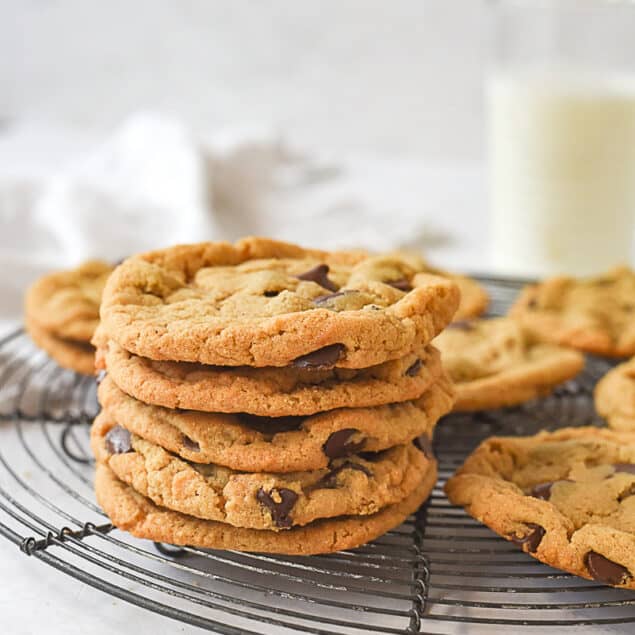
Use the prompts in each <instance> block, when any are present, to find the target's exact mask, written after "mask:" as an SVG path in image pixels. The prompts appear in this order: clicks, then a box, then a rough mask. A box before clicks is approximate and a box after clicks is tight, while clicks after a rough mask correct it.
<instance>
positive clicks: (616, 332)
mask: <svg viewBox="0 0 635 635" xmlns="http://www.w3.org/2000/svg"><path fill="white" fill-rule="evenodd" d="M633 298H635V272H633V271H632V270H631V269H629V268H627V267H619V268H616V269H613V270H611V271H609V272H607V273H606V274H604V275H601V276H597V277H594V278H584V279H576V278H571V277H566V276H559V277H555V278H550V279H548V280H545V281H544V282H541V283H540V284H535V285H529V286H528V287H525V289H523V291H522V292H521V294H520V296H519V297H518V299H517V300H516V302H515V304H514V305H513V306H512V308H511V309H510V315H511V316H513V317H515V318H517V319H518V320H520V321H521V323H522V324H523V326H524V327H525V328H527V329H528V330H529V332H530V333H531V335H532V336H533V337H535V338H536V339H538V340H540V341H543V342H552V343H555V344H563V345H566V346H571V347H573V348H577V349H579V350H582V351H587V352H589V353H595V354H597V355H606V356H609V357H627V356H631V355H635V320H634V319H633V317H634V316H635V301H634V300H633Z"/></svg>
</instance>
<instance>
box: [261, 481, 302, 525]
mask: <svg viewBox="0 0 635 635" xmlns="http://www.w3.org/2000/svg"><path fill="white" fill-rule="evenodd" d="M256 499H257V500H258V502H259V503H260V504H261V505H263V506H264V507H266V508H267V509H268V510H269V511H270V512H271V518H272V520H273V522H274V523H275V524H276V526H277V527H291V516H290V515H289V513H290V512H291V510H292V509H293V506H294V505H295V503H296V501H297V500H298V495H297V494H296V493H295V492H294V491H293V490H292V489H287V488H286V487H280V488H274V489H272V490H270V491H269V492H265V490H264V489H262V487H261V488H260V489H259V490H258V492H257V493H256Z"/></svg>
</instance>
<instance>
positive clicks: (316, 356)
mask: <svg viewBox="0 0 635 635" xmlns="http://www.w3.org/2000/svg"><path fill="white" fill-rule="evenodd" d="M345 350H346V347H345V346H344V344H331V345H330V346H325V347H324V348H320V349H318V350H317V351H313V352H312V353H308V354H307V355H302V357H298V358H297V359H296V360H294V361H293V365H294V366H295V367H296V368H304V369H306V370H330V369H331V368H334V367H335V364H337V362H338V361H339V360H340V358H341V357H342V355H343V354H344V351H345Z"/></svg>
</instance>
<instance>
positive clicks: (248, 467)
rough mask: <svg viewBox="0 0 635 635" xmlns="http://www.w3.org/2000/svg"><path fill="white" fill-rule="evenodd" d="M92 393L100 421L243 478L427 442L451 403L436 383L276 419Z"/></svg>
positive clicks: (442, 384)
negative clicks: (401, 395) (412, 396)
mask: <svg viewBox="0 0 635 635" xmlns="http://www.w3.org/2000/svg"><path fill="white" fill-rule="evenodd" d="M98 394H99V402H100V403H101V404H102V406H103V408H104V410H105V411H107V412H108V415H109V416H110V417H112V419H113V420H114V421H115V422H116V423H117V424H119V425H121V426H123V427H124V428H126V429H127V430H129V431H130V432H132V433H134V434H136V435H137V436H139V437H142V438H143V439H146V440H148V441H150V442H151V443H154V444H156V445H159V446H161V447H163V448H165V449H166V450H169V451H170V452H172V453H174V454H178V455H179V456H180V457H182V458H183V459H186V460H187V461H191V462H194V463H216V464H218V465H225V466H227V467H230V468H232V469H234V470H242V471H246V472H301V471H308V470H318V469H323V468H326V467H328V465H329V462H330V461H332V460H333V459H338V458H343V457H346V456H349V455H351V454H354V453H356V452H379V451H381V450H385V449H387V448H390V447H393V446H395V445H401V444H404V443H408V442H410V441H412V440H414V439H415V438H417V437H420V436H421V435H425V436H427V437H428V438H431V437H432V434H433V430H434V426H435V425H436V423H437V421H438V419H439V418H440V417H442V416H443V415H445V414H446V413H447V412H449V411H450V409H451V408H452V403H453V399H454V391H453V389H452V385H451V383H450V381H449V380H448V379H447V378H446V377H441V378H439V380H438V381H437V382H435V383H434V384H433V385H432V386H431V387H430V389H429V390H428V391H426V392H425V393H424V394H423V395H422V396H421V397H420V398H419V399H417V400H416V401H412V402H410V401H406V402H403V403H396V404H389V405H386V406H376V407H374V408H340V409H337V410H329V411H328V412H323V413H320V414H317V415H311V416H308V417H297V416H296V417H283V418H281V419H277V418H268V417H255V416H252V415H244V414H218V413H203V412H196V411H192V410H188V411H184V410H171V409H168V408H161V407H158V406H149V405H146V404H144V403H142V402H140V401H137V400H136V399H134V398H133V397H129V396H128V395H127V394H125V393H124V392H123V391H121V390H120V389H119V388H117V386H116V384H115V383H114V382H113V381H112V379H111V378H110V377H108V376H107V377H106V378H105V379H104V380H103V381H102V382H101V384H100V386H99V391H98Z"/></svg>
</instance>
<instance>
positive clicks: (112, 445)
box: [105, 426, 132, 454]
mask: <svg viewBox="0 0 635 635" xmlns="http://www.w3.org/2000/svg"><path fill="white" fill-rule="evenodd" d="M105 442H106V449H107V450H108V452H109V453H110V454H125V453H126V452H131V451H132V443H131V440H130V432H128V430H126V429H125V428H122V427H121V426H115V427H114V428H110V430H108V432H107V433H106V438H105Z"/></svg>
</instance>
